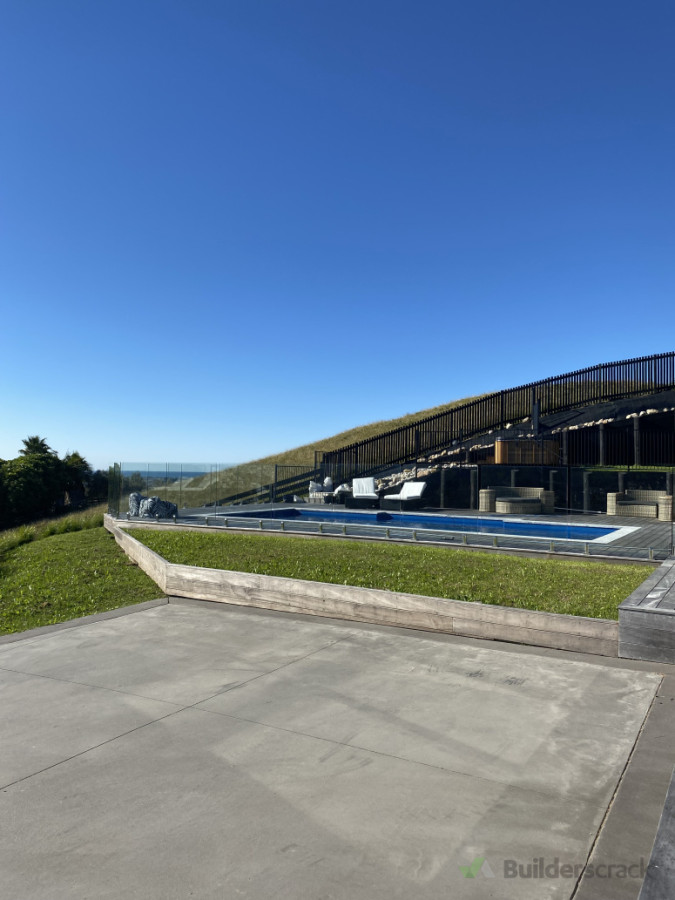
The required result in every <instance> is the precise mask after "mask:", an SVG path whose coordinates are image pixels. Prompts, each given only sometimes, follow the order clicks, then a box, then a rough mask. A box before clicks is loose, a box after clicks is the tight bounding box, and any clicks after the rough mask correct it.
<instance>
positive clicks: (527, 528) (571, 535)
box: [209, 507, 635, 544]
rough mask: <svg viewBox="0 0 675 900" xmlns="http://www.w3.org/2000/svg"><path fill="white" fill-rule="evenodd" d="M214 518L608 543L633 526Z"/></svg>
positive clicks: (268, 513)
mask: <svg viewBox="0 0 675 900" xmlns="http://www.w3.org/2000/svg"><path fill="white" fill-rule="evenodd" d="M209 518H210V520H211V522H212V523H213V522H214V520H215V519H218V518H221V519H225V518H226V519H227V520H228V521H231V520H232V519H237V518H241V519H255V520H281V521H283V522H289V523H292V524H294V525H301V524H302V523H303V522H307V523H310V522H312V523H319V524H330V525H352V526H353V525H362V526H376V527H377V526H379V528H386V529H387V530H388V531H393V530H396V529H413V530H424V531H442V532H456V533H460V534H466V533H468V534H484V535H510V536H513V537H527V538H535V539H536V538H539V539H540V540H549V541H550V540H564V541H583V542H584V543H598V544H600V543H602V544H606V543H610V542H612V541H614V540H616V539H617V538H618V537H623V536H624V535H626V534H628V533H630V532H632V531H634V530H635V528H631V527H628V528H626V527H623V528H613V527H611V526H606V525H573V524H569V523H567V522H546V521H541V522H533V521H528V520H524V519H499V518H492V517H489V516H486V517H477V516H452V515H448V516H444V515H434V514H433V513H396V512H393V513H389V512H384V511H379V512H375V511H373V512H354V511H344V512H342V511H339V510H333V509H327V510H322V509H303V508H300V509H299V508H297V507H292V508H285V509H267V510H261V509H257V510H256V511H255V512H253V511H250V512H249V511H246V512H244V511H241V512H240V511H237V512H229V511H228V513H227V516H222V515H220V516H211V517H209Z"/></svg>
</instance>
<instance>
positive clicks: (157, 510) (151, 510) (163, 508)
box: [129, 493, 178, 519]
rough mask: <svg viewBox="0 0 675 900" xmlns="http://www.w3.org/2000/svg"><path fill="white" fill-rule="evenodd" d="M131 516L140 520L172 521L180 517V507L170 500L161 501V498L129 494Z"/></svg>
mask: <svg viewBox="0 0 675 900" xmlns="http://www.w3.org/2000/svg"><path fill="white" fill-rule="evenodd" d="M129 515H131V516H139V517H140V518H146V519H154V518H155V517H156V516H159V518H160V519H170V518H172V517H173V516H177V515H178V507H177V506H176V504H175V503H170V502H169V501H168V500H160V498H159V497H143V496H142V495H141V494H138V493H134V494H129Z"/></svg>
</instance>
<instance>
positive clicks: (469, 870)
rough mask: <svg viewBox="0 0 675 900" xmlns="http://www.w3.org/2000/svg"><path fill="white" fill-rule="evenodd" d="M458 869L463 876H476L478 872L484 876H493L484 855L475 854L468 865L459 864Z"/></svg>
mask: <svg viewBox="0 0 675 900" xmlns="http://www.w3.org/2000/svg"><path fill="white" fill-rule="evenodd" d="M459 869H460V872H461V873H462V875H463V876H464V877H465V878H477V877H478V873H479V872H480V874H481V875H482V876H483V877H484V878H494V877H495V873H494V872H493V871H492V869H491V868H490V866H489V864H488V861H487V860H486V859H485V857H484V856H476V857H475V858H474V861H473V862H472V863H471V865H470V866H460V867H459Z"/></svg>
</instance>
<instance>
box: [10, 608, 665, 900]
mask: <svg viewBox="0 0 675 900" xmlns="http://www.w3.org/2000/svg"><path fill="white" fill-rule="evenodd" d="M587 659H590V658H587ZM587 659H580V658H579V657H574V656H573V655H570V656H569V657H565V656H564V654H562V653H559V652H555V651H553V652H548V651H543V650H542V651H534V650H533V648H518V647H509V646H508V645H496V644H493V645H490V644H484V643H482V642H480V641H476V640H474V641H470V640H468V641H467V640H463V639H460V638H456V637H440V636H434V637H429V636H423V635H412V634H410V633H406V632H402V631H397V630H392V629H385V628H378V627H362V626H358V625H354V624H352V623H350V624H345V623H338V622H332V621H331V622H327V621H325V620H320V619H316V618H303V617H300V616H282V615H278V614H269V613H262V612H260V611H249V610H238V609H231V608H223V607H220V608H218V609H211V608H209V607H207V606H201V607H199V606H196V605H177V604H169V605H163V606H158V607H156V608H152V609H145V610H142V611H139V612H138V613H137V614H135V615H133V614H131V615H126V616H124V617H121V618H116V619H110V620H107V621H98V622H93V623H91V624H83V625H82V626H81V627H80V628H75V629H73V628H70V629H66V630H63V631H61V632H55V633H51V634H49V635H46V636H45V637H35V636H33V637H32V638H31V639H30V640H27V641H25V642H21V641H19V642H15V643H13V644H11V645H10V644H6V645H4V646H0V676H1V677H2V678H3V679H4V681H0V683H1V684H4V691H3V693H2V694H0V725H1V728H0V735H1V736H2V738H1V740H2V742H3V749H2V750H1V751H0V759H2V758H3V757H6V759H7V761H8V769H7V774H6V776H5V777H6V778H9V779H10V780H9V781H7V780H5V781H3V785H4V786H3V787H2V792H1V794H0V797H1V798H2V799H1V802H2V807H3V812H2V816H0V871H2V872H3V892H4V893H6V894H7V896H11V897H12V898H15V900H37V898H44V900H47V898H49V900H60V898H64V900H65V898H68V900H77V898H85V897H86V898H90V897H102V898H106V897H115V898H117V897H120V896H124V897H131V898H134V897H139V898H140V897H143V898H181V900H183V898H185V897H189V896H195V897H200V898H216V897H217V898H219V900H220V898H223V897H227V898H229V897H248V898H256V900H257V898H261V900H262V898H269V897H271V896H275V897H280V898H289V900H290V898H294V900H295V898H298V897H312V898H338V900H343V898H344V900H347V898H349V900H377V898H380V897H382V898H385V897H387V898H389V897H394V898H399V897H400V898H406V900H408V898H410V897H415V898H441V897H443V898H445V897H452V898H453V900H454V898H459V900H462V898H469V897H471V898H476V897H479V898H481V900H483V898H491V897H495V898H496V897H499V898H507V900H509V898H514V900H515V898H518V900H521V898H524V900H529V898H532V900H535V898H536V900H541V898H558V900H568V898H570V897H571V896H572V894H573V892H574V891H575V890H576V887H577V883H578V881H579V877H580V875H581V872H582V871H583V869H584V866H585V865H586V863H587V861H588V859H589V856H591V855H592V853H593V849H594V847H596V846H597V845H598V843H599V838H600V836H601V835H602V829H603V821H605V817H606V816H608V809H609V810H610V812H609V816H608V818H607V820H606V821H609V820H611V818H612V812H611V808H612V801H613V799H614V798H615V797H616V796H618V795H617V794H616V791H617V787H619V786H620V783H621V779H622V775H623V774H624V770H625V768H626V765H627V763H628V762H629V760H630V758H631V754H632V753H634V747H635V742H636V739H637V738H638V735H639V733H640V730H641V728H642V726H643V723H644V721H645V717H646V716H647V714H648V713H649V711H650V708H651V705H652V702H653V700H654V696H655V694H656V691H657V688H658V687H659V685H660V684H661V680H662V679H661V675H660V674H659V673H658V672H657V671H654V669H655V667H651V670H650V667H649V664H646V663H641V664H638V665H636V664H633V665H632V666H631V665H630V664H626V666H622V665H621V664H620V661H618V660H611V661H604V660H601V659H600V658H596V659H594V660H593V661H592V662H589V661H587ZM5 691H8V692H9V693H8V694H5ZM4 696H8V697H10V701H9V702H7V703H6V702H5V701H4V700H3V699H2V698H3V697H4ZM52 735H53V736H55V737H56V739H55V740H50V737H51V736H52ZM670 746H672V743H671V745H670ZM26 747H28V748H33V749H32V750H31V752H32V753H33V756H32V757H31V756H30V754H29V758H28V759H27V760H26V763H25V765H22V761H21V753H22V750H23V749H24V748H26ZM662 750H663V755H664V757H665V756H666V755H667V754H666V748H665V746H664V748H662ZM674 752H675V751H674ZM668 762H669V763H670V769H671V770H672V762H673V761H672V758H671V760H666V759H665V758H664V759H663V760H661V765H662V766H663V765H666V764H667V763H668ZM659 814H660V809H658V810H657V811H656V814H654V810H652V816H651V819H650V822H651V821H653V832H652V835H651V839H652V840H653V835H654V834H655V833H656V825H657V822H658V815H659ZM630 827H631V823H630V821H628V822H626V821H625V820H624V822H623V829H624V833H626V832H630ZM626 847H627V849H626V853H629V852H631V845H630V841H627V842H626ZM556 858H557V859H558V861H559V865H565V866H567V865H568V866H570V869H571V872H572V874H571V875H569V876H568V877H557V878H553V877H551V878H546V877H544V878H536V877H530V878H528V877H513V878H510V877H505V874H506V873H507V872H508V871H509V870H508V865H511V864H510V863H509V862H508V861H509V860H511V861H513V863H514V864H516V866H517V864H518V863H520V864H521V865H523V866H525V867H526V866H527V865H528V864H529V865H530V867H531V866H532V864H533V860H535V861H536V862H535V863H534V865H535V866H538V865H539V859H542V860H543V861H544V864H545V865H549V864H553V862H554V860H555V859H556ZM472 864H473V865H472ZM507 864H508V865H507ZM575 866H576V867H578V873H577V874H575V873H574V867H575ZM460 867H464V871H462V868H460ZM467 875H473V876H474V877H466V876H467ZM523 875H524V876H526V875H527V870H526V868H525V869H524V870H523ZM490 876H492V877H490ZM639 884H640V882H636V883H635V887H636V891H635V895H637V892H638V890H639Z"/></svg>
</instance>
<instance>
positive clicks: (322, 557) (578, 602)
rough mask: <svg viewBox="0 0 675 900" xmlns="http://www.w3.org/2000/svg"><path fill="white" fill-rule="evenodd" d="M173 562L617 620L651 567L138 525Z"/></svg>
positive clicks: (136, 532) (138, 534) (136, 533)
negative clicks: (619, 607)
mask: <svg viewBox="0 0 675 900" xmlns="http://www.w3.org/2000/svg"><path fill="white" fill-rule="evenodd" d="M131 534H132V535H133V537H135V538H137V539H138V540H140V541H142V543H144V544H146V546H148V547H150V548H151V549H153V550H155V551H156V552H157V553H159V554H160V555H161V556H163V557H164V558H165V559H167V560H168V561H169V562H172V563H179V564H183V565H191V566H205V567H206V568H212V569H229V570H231V571H237V572H257V573H259V574H261V575H280V576H282V577H285V578H302V579H306V580H308V581H322V582H328V583H332V584H350V585H354V586H356V587H368V588H381V589H383V590H389V591H402V592H404V593H409V594H424V595H427V596H431V597H445V598H448V599H450V600H468V601H474V602H475V601H478V602H482V603H491V604H496V605H498V606H512V607H517V608H519V609H537V610H542V611H544V612H555V613H567V614H569V615H575V616H591V617H593V618H601V619H617V618H618V606H619V604H620V603H621V601H622V600H625V598H626V597H627V596H628V595H629V594H630V593H632V591H634V590H635V588H636V587H637V586H638V585H639V584H641V583H642V582H643V581H644V579H645V578H646V577H647V575H648V574H649V572H650V569H648V568H645V567H644V566H638V565H631V564H625V565H615V564H607V563H600V562H584V561H579V562H577V561H576V560H552V559H541V560H540V559H531V558H523V557H517V556H500V555H496V554H491V553H479V552H471V551H463V550H454V549H450V548H445V547H423V546H411V545H404V544H391V543H374V542H368V541H348V540H330V539H328V538H324V539H322V538H294V537H291V536H287V537H281V536H277V535H248V534H199V533H195V532H175V531H171V532H170V531H153V530H151V529H141V528H134V529H133V531H132V532H131Z"/></svg>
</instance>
